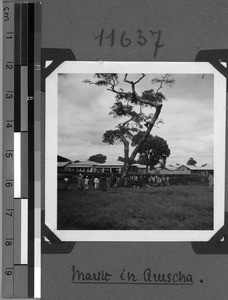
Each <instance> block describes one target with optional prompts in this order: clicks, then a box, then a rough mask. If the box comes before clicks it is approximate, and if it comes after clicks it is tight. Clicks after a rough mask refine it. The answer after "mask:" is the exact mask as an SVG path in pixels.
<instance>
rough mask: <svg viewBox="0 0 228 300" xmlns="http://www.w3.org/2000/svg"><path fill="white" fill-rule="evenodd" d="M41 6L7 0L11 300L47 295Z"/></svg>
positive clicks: (6, 292) (7, 291)
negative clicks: (40, 150)
mask: <svg viewBox="0 0 228 300" xmlns="http://www.w3.org/2000/svg"><path fill="white" fill-rule="evenodd" d="M40 7H41V3H39V2H36V3H34V2H28V3H26V2H15V3H14V2H4V7H3V14H4V16H3V21H4V27H3V30H4V50H3V51H4V52H3V63H4V73H3V100H4V101H3V123H4V128H3V156H4V157H3V182H4V188H3V245H4V246H3V278H2V280H3V282H2V287H3V297H11V298H12V297H16V298H36V297H37V298H38V297H40V294H41V293H40V290H41V286H40V282H41V279H40V276H41V272H40V256H41V251H40V247H39V245H40V223H41V222H40V218H39V214H40V212H39V210H40V203H41V199H40V193H39V189H40V184H39V185H38V186H37V184H36V182H35V180H36V175H35V174H37V172H38V173H39V170H40V164H39V162H38V163H35V157H36V156H37V155H35V145H36V140H37V139H38V138H40V137H39V128H38V127H37V126H36V125H35V116H36V110H37V111H38V118H39V114H40V110H39V106H40V98H39V90H40V78H39V72H37V73H36V74H35V72H34V70H35V65H38V64H39V59H40V55H39V53H40V51H41V48H40V13H41V10H40ZM38 32H39V34H38ZM35 57H36V61H35ZM35 87H36V90H35ZM36 101H37V103H36ZM38 125H40V124H38ZM35 128H36V129H35ZM35 192H36V196H35ZM35 210H36V212H35ZM35 281H36V283H35Z"/></svg>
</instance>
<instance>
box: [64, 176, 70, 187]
mask: <svg viewBox="0 0 228 300" xmlns="http://www.w3.org/2000/svg"><path fill="white" fill-rule="evenodd" d="M64 189H65V190H68V189H69V178H68V177H64Z"/></svg>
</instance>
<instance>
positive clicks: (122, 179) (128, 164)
mask: <svg viewBox="0 0 228 300" xmlns="http://www.w3.org/2000/svg"><path fill="white" fill-rule="evenodd" d="M161 109H162V104H161V105H158V106H157V107H156V111H155V114H154V116H153V118H152V120H151V122H149V124H148V127H147V130H146V134H145V135H144V136H143V137H142V138H141V140H140V141H139V143H138V144H137V146H136V147H135V149H134V150H133V151H132V154H131V156H130V157H129V159H128V161H127V162H125V164H124V170H123V172H122V176H121V179H120V182H119V186H123V183H124V179H125V178H126V177H127V175H128V173H129V171H130V167H131V165H132V163H133V161H134V159H135V157H136V155H137V154H138V153H139V151H140V149H141V148H142V146H143V144H144V142H145V141H146V140H147V138H148V136H149V134H150V132H151V130H152V128H153V127H154V124H155V122H156V121H157V119H158V117H159V115H160V112H161Z"/></svg>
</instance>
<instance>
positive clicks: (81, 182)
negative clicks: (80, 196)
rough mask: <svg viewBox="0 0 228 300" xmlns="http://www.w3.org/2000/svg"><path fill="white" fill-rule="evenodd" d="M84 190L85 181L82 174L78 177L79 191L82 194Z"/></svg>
mask: <svg viewBox="0 0 228 300" xmlns="http://www.w3.org/2000/svg"><path fill="white" fill-rule="evenodd" d="M83 189H84V181H83V178H82V175H81V174H80V175H79V177H78V191H80V192H82V191H83Z"/></svg>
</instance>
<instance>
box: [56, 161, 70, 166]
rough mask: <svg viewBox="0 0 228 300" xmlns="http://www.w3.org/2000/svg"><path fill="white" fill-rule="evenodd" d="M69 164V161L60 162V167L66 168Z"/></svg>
mask: <svg viewBox="0 0 228 300" xmlns="http://www.w3.org/2000/svg"><path fill="white" fill-rule="evenodd" d="M69 163H70V162H69V161H58V167H65V166H66V165H68V164H69Z"/></svg>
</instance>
